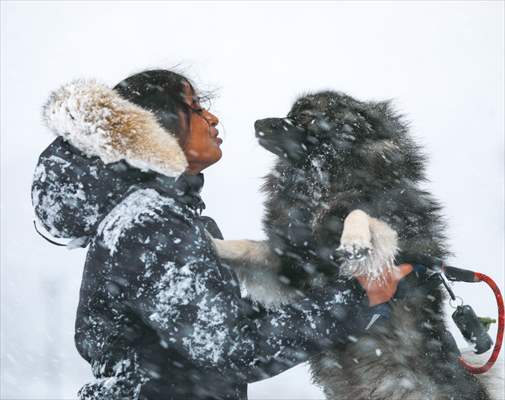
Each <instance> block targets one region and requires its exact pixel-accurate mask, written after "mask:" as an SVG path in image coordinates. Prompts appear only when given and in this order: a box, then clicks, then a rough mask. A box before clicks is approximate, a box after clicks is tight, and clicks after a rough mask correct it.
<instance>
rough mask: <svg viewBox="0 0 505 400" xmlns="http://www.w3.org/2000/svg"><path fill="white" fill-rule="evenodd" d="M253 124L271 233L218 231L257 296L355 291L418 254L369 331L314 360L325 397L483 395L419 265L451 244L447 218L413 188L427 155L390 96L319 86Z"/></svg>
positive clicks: (377, 399) (439, 296) (272, 299)
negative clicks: (235, 235)
mask: <svg viewBox="0 0 505 400" xmlns="http://www.w3.org/2000/svg"><path fill="white" fill-rule="evenodd" d="M255 128H256V135H257V137H258V139H259V142H260V144H261V145H262V146H263V147H264V148H266V149H267V150H269V151H271V152H273V153H275V154H276V155H277V156H278V157H279V158H278V161H277V163H276V165H275V166H274V168H273V170H272V172H271V173H270V174H269V175H268V176H267V178H266V182H265V184H264V190H265V192H266V193H267V196H268V197H267V201H266V215H265V218H264V227H265V231H266V234H267V236H268V241H265V242H255V241H248V240H237V241H219V240H215V241H214V243H215V246H216V248H217V251H218V253H219V255H220V257H221V258H222V259H223V260H224V261H225V262H227V263H228V264H230V265H231V266H233V267H234V268H235V269H236V271H237V275H238V276H239V278H240V279H241V281H242V283H243V284H244V287H245V289H246V291H247V293H248V295H249V296H250V297H251V298H252V299H253V300H256V301H258V302H260V303H261V304H263V305H265V306H266V307H276V306H278V305H279V304H282V303H287V302H289V303H295V302H296V301H297V297H298V296H302V295H303V291H304V290H306V289H308V288H310V287H314V286H318V287H321V288H323V289H324V287H325V286H326V285H341V286H342V293H343V294H344V295H345V294H346V293H349V294H352V295H356V294H357V293H358V294H359V292H360V291H361V292H363V289H361V287H360V285H357V284H356V279H355V278H354V277H356V276H364V277H366V278H367V279H369V280H380V279H382V278H383V277H384V276H386V274H395V273H398V268H397V267H396V266H395V265H399V264H401V263H410V264H412V265H414V269H413V271H412V272H410V273H409V274H408V275H407V276H406V278H404V279H403V280H402V281H401V283H400V285H399V286H398V290H397V291H396V293H395V295H394V297H393V298H392V300H391V301H389V302H388V303H387V304H386V305H384V308H383V312H380V313H378V314H376V317H377V318H376V320H373V321H370V322H369V326H368V329H367V333H366V334H364V335H363V336H361V337H359V338H350V339H352V340H350V342H349V343H348V344H346V345H341V344H339V345H335V348H334V349H332V350H331V351H326V352H324V353H321V354H319V355H318V356H316V357H314V358H313V359H312V360H311V369H312V373H313V379H314V381H315V383H317V384H319V385H321V386H322V388H323V390H324V392H325V394H326V397H327V398H328V399H335V400H337V399H338V400H347V399H348V400H361V399H363V400H364V399H373V400H386V399H387V400H399V399H403V400H421V399H422V400H425V399H433V400H449V399H454V400H487V399H490V398H491V397H490V395H489V394H488V392H487V390H486V389H485V387H484V385H483V384H482V383H481V382H480V381H479V380H478V379H477V378H476V377H474V376H473V375H471V374H470V373H469V372H467V371H466V370H465V369H464V368H463V367H462V366H461V365H460V364H459V363H458V353H457V350H455V348H454V342H453V340H452V341H451V338H452V337H450V334H449V333H448V331H447V328H446V326H445V322H444V314H443V299H444V296H443V292H442V289H441V288H440V285H439V284H437V281H436V280H435V279H433V277H434V276H433V274H432V271H430V269H429V268H426V266H431V265H432V264H433V260H443V259H445V258H447V256H448V255H449V252H448V250H447V246H446V240H445V236H444V230H445V226H444V222H443V218H442V216H441V212H440V206H439V205H438V203H437V202H436V201H435V200H434V198H433V197H432V196H431V195H430V194H429V193H427V192H426V191H424V190H421V189H420V184H421V183H422V182H423V181H424V180H425V175H424V166H425V158H424V156H423V155H422V153H421V151H420V148H419V147H418V146H417V145H416V144H415V142H414V141H413V139H412V138H411V137H410V136H409V134H408V129H407V125H406V124H405V123H404V122H403V120H402V118H401V117H400V116H399V115H397V114H396V113H395V112H394V111H393V110H392V108H391V106H390V104H389V103H388V102H361V101H357V100H355V99H353V98H351V97H349V96H347V95H344V94H342V93H338V92H321V93H317V94H313V95H306V96H303V97H301V98H300V99H299V100H298V101H296V102H295V104H294V105H293V107H292V109H291V111H290V112H289V113H288V115H287V118H268V119H263V120H259V121H257V122H256V124H255ZM361 295H362V296H363V299H364V301H366V295H365V294H364V293H361Z"/></svg>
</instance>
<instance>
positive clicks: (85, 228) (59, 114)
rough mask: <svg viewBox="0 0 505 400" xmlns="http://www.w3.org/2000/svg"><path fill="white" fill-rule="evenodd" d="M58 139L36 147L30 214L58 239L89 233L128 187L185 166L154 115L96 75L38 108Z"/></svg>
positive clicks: (64, 89) (59, 92)
mask: <svg viewBox="0 0 505 400" xmlns="http://www.w3.org/2000/svg"><path fill="white" fill-rule="evenodd" d="M43 119H44V122H45V125H46V126H47V127H48V128H49V129H50V130H52V131H53V132H54V133H55V134H56V136H57V139H56V140H55V141H54V142H53V143H52V144H51V145H50V146H49V147H48V148H47V149H46V150H44V152H43V153H42V154H41V156H40V158H39V162H38V164H37V167H36V169H35V174H34V178H33V184H32V203H33V206H34V209H35V214H36V215H37V218H38V220H39V222H40V223H41V224H42V225H43V226H44V228H45V229H46V230H47V231H48V232H50V233H51V235H53V236H54V237H57V238H68V239H75V238H81V237H83V236H89V235H92V234H93V233H94V232H95V230H96V227H97V226H98V224H99V223H100V222H101V220H102V219H103V218H104V217H105V215H107V213H108V212H109V211H110V210H111V209H112V208H113V207H114V206H115V205H116V204H117V203H118V202H119V201H120V200H121V199H122V198H124V196H125V194H126V193H127V192H128V189H130V188H131V187H132V186H134V185H136V184H139V183H142V182H143V181H145V180H146V178H148V177H151V176H152V175H153V173H154V175H158V174H161V175H163V176H167V177H170V178H174V179H175V178H177V177H178V176H180V175H181V174H182V173H183V172H184V171H185V170H186V167H187V160H186V157H185V155H184V153H183V151H182V149H181V147H180V146H179V144H178V142H177V139H176V138H175V136H174V135H173V134H171V133H170V132H168V131H167V130H165V129H163V128H162V127H161V125H160V124H159V123H158V121H157V120H156V118H155V116H154V115H153V114H152V113H151V112H149V111H146V110H144V109H142V108H140V107H138V106H136V105H134V104H132V103H130V102H128V101H126V100H124V99H123V98H121V97H120V96H119V94H117V93H116V92H115V91H114V90H112V89H109V88H108V87H106V86H104V85H102V84H99V83H97V82H95V81H74V82H72V83H70V84H67V85H64V86H62V87H61V88H59V89H58V90H56V91H55V92H53V93H52V94H51V96H50V98H49V100H48V101H47V103H46V104H45V105H44V107H43Z"/></svg>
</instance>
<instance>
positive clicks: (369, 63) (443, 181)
mask: <svg viewBox="0 0 505 400" xmlns="http://www.w3.org/2000/svg"><path fill="white" fill-rule="evenodd" d="M176 65H178V66H179V67H178V69H179V70H180V71H183V72H184V73H186V74H187V75H188V76H189V77H191V78H193V79H194V80H195V82H196V83H197V85H199V86H200V87H202V88H204V89H214V90H217V93H218V97H217V98H216V99H215V100H214V103H213V106H212V110H213V111H214V112H215V113H216V114H217V115H218V116H219V117H220V118H221V121H222V123H223V127H224V131H225V135H224V140H225V141H224V144H223V146H222V148H223V152H224V157H223V159H222V161H221V162H220V163H219V164H217V165H215V166H213V167H212V168H210V169H209V170H208V172H207V173H206V187H205V189H204V199H205V200H206V203H207V213H208V215H211V216H213V217H214V218H215V219H216V220H217V221H218V223H219V225H220V226H221V229H222V231H223V232H224V235H225V237H227V238H229V239H232V238H252V239H261V238H263V237H264V235H263V233H262V229H261V216H262V211H263V206H262V202H263V198H262V195H261V194H260V192H259V187H260V184H261V181H262V178H261V177H262V176H263V175H265V174H266V172H267V171H268V169H269V166H270V165H271V163H272V157H271V156H270V155H269V154H267V152H266V151H265V150H263V149H262V148H261V147H260V146H259V145H258V144H257V143H256V141H255V139H254V134H253V129H252V124H253V122H254V120H255V119H257V118H260V117H267V116H283V115H285V114H286V112H287V111H288V109H289V107H290V105H291V104H292V102H293V101H294V100H295V99H296V97H297V96H298V95H299V94H302V93H304V92H306V91H314V90H320V89H337V90H342V91H345V92H347V93H349V94H351V95H353V96H355V97H357V98H359V99H385V98H393V99H394V100H395V104H396V106H397V108H398V109H399V110H401V111H402V112H404V113H405V114H406V115H407V116H408V119H409V120H410V121H411V122H412V132H413V134H414V135H415V136H416V137H417V138H418V140H419V141H420V142H421V143H422V144H424V146H425V149H426V151H427V153H428V154H429V155H430V163H429V168H428V175H429V177H430V178H431V183H430V184H429V185H428V187H429V189H430V190H431V191H432V192H433V193H434V194H435V195H436V197H437V198H438V199H440V201H441V202H442V203H443V204H444V206H445V212H446V215H447V217H448V219H449V223H450V229H449V234H450V239H451V244H452V250H453V251H454V252H455V254H456V257H455V258H454V259H453V260H452V263H453V265H457V266H460V267H467V268H475V269H476V270H479V271H482V272H484V273H487V274H489V275H492V276H493V277H494V278H495V279H496V280H497V282H498V283H499V285H500V286H501V287H502V288H503V282H504V269H503V265H504V3H503V2H501V1H489V2H485V1H477V2H470V1H463V2H455V1H454V2H452V1H451V2H436V1H429V2H428V1H426V2H413V1H412V2H411V1H407V2H379V1H373V2H352V3H351V2H336V3H329V2H321V3H316V2H311V3H304V2H293V3H288V2H277V3H272V2H269V3H267V2H256V3H252V2H237V3H232V2H219V3H211V2H198V3H196V2H194V3H191V2H184V3H183V2H170V3H168V2H142V3H140V2H120V1H113V2H92V1H90V2H79V1H67V2H65V1H57V2H44V1H33V2H14V1H9V2H2V3H1V218H2V225H1V299H0V304H1V366H0V367H1V382H0V387H1V393H0V397H1V398H2V399H63V398H65V399H72V398H75V395H76V392H77V390H78V388H79V387H80V386H81V385H82V384H83V383H84V382H86V381H88V380H89V379H90V378H91V374H90V369H89V367H88V365H87V364H86V363H85V362H84V361H83V360H82V359H81V358H80V357H79V355H78V353H77V351H76V350H75V348H74V345H73V324H74V313H75V310H76V306H77V301H78V295H79V285H80V279H81V273H82V267H83V263H84V257H85V252H84V251H83V250H73V251H68V250H66V249H62V248H58V247H54V246H52V245H50V244H48V243H47V242H45V241H44V240H43V239H42V238H40V237H39V236H37V235H36V233H35V232H34V229H33V226H32V218H33V213H32V207H31V204H30V184H31V179H32V173H33V169H34V166H35V164H36V162H37V157H38V155H39V153H40V152H41V151H42V150H43V149H44V148H45V147H46V146H47V145H48V144H49V143H50V142H51V141H52V139H53V138H52V136H51V134H50V133H49V132H48V131H46V129H44V128H43V126H42V125H41V119H40V108H41V105H42V104H43V102H44V101H45V100H46V98H47V96H48V94H49V92H50V91H51V90H52V89H55V88H56V87H58V86H59V85H61V84H62V83H65V82H67V81H69V80H72V79H74V78H80V77H94V78H98V79H100V80H102V81H104V82H106V83H108V84H110V85H114V84H115V83H117V82H118V81H120V80H121V79H123V78H125V77H126V76H128V75H129V74H131V73H135V72H138V71H140V70H142V69H145V68H158V67H165V68H170V67H173V66H176ZM223 127H221V131H223ZM455 289H456V291H457V294H459V295H461V296H462V297H464V299H465V301H466V302H468V303H471V304H472V305H473V306H474V308H475V310H476V311H477V312H478V313H479V314H481V315H489V316H493V315H494V314H495V309H496V308H495V306H494V299H493V297H492V293H491V291H490V290H488V289H486V288H485V287H484V286H483V285H469V284H458V285H456V286H455ZM493 335H494V331H493ZM458 341H459V342H460V343H462V344H463V342H462V340H461V337H460V336H458ZM249 396H250V398H251V399H316V398H322V394H321V392H320V391H319V389H318V388H316V387H315V386H313V385H312V384H311V383H310V378H309V374H308V369H307V367H306V366H305V365H302V366H299V367H296V368H294V369H292V370H290V371H288V372H286V373H284V374H281V375H280V376H277V377H274V378H272V379H268V380H266V381H263V382H259V383H255V384H252V385H251V386H250V389H249Z"/></svg>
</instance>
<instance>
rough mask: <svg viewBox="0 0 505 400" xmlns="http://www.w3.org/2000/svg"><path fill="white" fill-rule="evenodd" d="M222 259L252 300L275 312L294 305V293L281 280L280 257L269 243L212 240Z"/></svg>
mask: <svg viewBox="0 0 505 400" xmlns="http://www.w3.org/2000/svg"><path fill="white" fill-rule="evenodd" d="M212 242H213V243H214V247H215V249H216V251H217V254H218V256H219V258H220V259H221V260H222V261H223V262H224V263H226V264H227V265H229V266H230V267H231V268H233V270H234V271H235V273H236V275H237V277H238V279H239V281H240V283H241V285H242V287H243V289H245V292H246V294H247V296H248V297H250V298H251V299H252V300H254V301H257V302H259V303H261V304H262V305H263V306H265V307H268V308H271V307H276V306H278V305H280V304H282V303H285V302H288V301H290V299H292V297H293V295H294V293H293V292H294V291H293V290H291V289H290V288H288V287H287V286H286V285H285V284H283V283H282V282H281V281H280V280H279V275H278V272H279V267H280V260H279V257H278V256H277V255H276V254H275V253H274V252H272V251H271V250H270V247H269V246H268V244H267V242H266V241H255V240H219V239H212Z"/></svg>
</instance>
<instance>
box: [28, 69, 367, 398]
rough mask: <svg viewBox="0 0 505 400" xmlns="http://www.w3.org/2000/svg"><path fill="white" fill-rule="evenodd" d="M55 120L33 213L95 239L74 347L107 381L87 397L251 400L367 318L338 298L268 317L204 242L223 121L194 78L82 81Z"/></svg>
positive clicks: (87, 390)
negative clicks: (207, 182)
mask: <svg viewBox="0 0 505 400" xmlns="http://www.w3.org/2000/svg"><path fill="white" fill-rule="evenodd" d="M44 117H45V121H46V124H47V126H48V127H49V128H50V129H51V130H53V131H54V133H55V134H56V135H57V139H56V140H55V141H54V142H53V143H52V144H51V145H50V146H49V147H48V148H47V149H46V150H45V151H44V152H43V153H42V155H41V156H40V159H39V164H38V166H37V168H36V172H35V178H34V183H33V190H32V195H33V196H32V197H33V204H34V207H35V211H36V214H37V216H38V218H39V220H40V221H41V222H42V224H43V225H44V226H45V228H46V229H47V230H48V231H49V232H50V233H51V234H52V235H54V236H56V237H59V238H71V239H72V241H71V243H70V244H71V245H73V246H75V245H79V246H83V247H84V246H86V245H88V244H89V250H88V254H87V258H86V264H85V267H84V273H83V280H82V287H81V292H80V302H79V307H78V310H77V319H76V331H75V342H76V346H77V349H78V351H79V353H80V354H81V355H82V357H84V358H85V359H86V360H87V361H88V362H89V363H90V364H91V366H92V369H93V374H94V376H95V377H96V380H95V381H94V382H92V383H90V384H87V385H85V386H84V387H83V388H82V389H81V390H80V392H79V395H80V398H81V399H245V398H246V397H247V383H248V382H253V381H255V380H259V379H262V378H265V377H268V376H271V375H274V374H277V373H279V372H281V371H283V370H285V369H287V368H289V367H291V366H293V365H295V364H297V363H300V362H303V361H305V360H307V358H308V357H309V356H310V355H311V354H314V353H315V352H318V351H320V350H322V349H324V348H326V347H328V346H331V345H332V343H335V342H338V341H343V340H345V339H346V338H347V337H348V336H349V335H350V334H353V333H355V332H356V331H357V330H359V329H360V328H359V326H360V324H359V323H358V320H361V319H359V318H355V317H354V316H356V315H358V314H359V312H360V311H361V309H360V308H359V307H358V305H354V304H342V303H340V302H339V296H338V293H315V292H314V293H311V294H309V295H308V296H307V298H305V299H304V300H302V301H300V303H299V304H297V307H296V308H295V307H290V306H286V307H284V308H281V309H279V310H276V311H270V312H265V311H263V310H259V309H258V308H255V307H254V306H252V305H251V304H249V303H247V302H246V301H245V300H243V299H241V297H240V290H239V286H238V283H237V280H236V277H235V275H234V274H233V273H232V272H231V271H230V270H229V269H228V268H227V267H226V266H225V265H222V264H221V263H220V262H219V260H218V258H217V256H216V253H215V251H214V248H213V246H212V243H211V241H210V239H209V237H208V236H207V233H206V231H207V232H210V233H211V234H212V235H214V236H215V237H220V233H219V230H218V229H217V226H216V225H215V224H214V223H213V221H212V220H210V219H208V218H204V217H201V216H200V213H201V210H202V209H203V208H204V204H203V202H202V200H201V198H200V196H199V191H200V189H201V187H202V184H203V175H202V174H201V171H202V170H203V169H205V168H206V167H208V166H210V165H212V164H214V163H215V162H217V161H218V160H219V159H220V158H221V149H220V144H221V139H220V138H219V137H218V131H217V130H216V125H217V124H218V119H217V117H216V116H214V115H213V114H211V113H210V112H209V111H208V110H205V109H203V108H202V107H201V105H200V103H199V101H198V95H197V92H196V91H195V89H194V88H193V86H192V85H191V83H190V82H189V81H188V80H187V79H186V78H184V77H183V76H181V75H178V74H176V73H174V72H171V71H165V70H154V71H145V72H143V73H140V74H136V75H133V76H131V77H129V78H127V79H125V80H124V81H122V82H121V83H120V84H118V85H117V86H116V87H115V88H114V90H111V89H109V88H107V87H105V86H103V85H100V84H98V83H96V82H93V81H88V82H86V81H77V82H73V83H71V84H68V85H65V86H63V87H62V88H60V89H59V90H57V91H55V92H54V93H53V94H52V96H51V98H50V99H49V101H48V103H47V104H46V106H45V107H44ZM364 311H366V310H364ZM351 316H352V317H351ZM344 320H345V322H344Z"/></svg>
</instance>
